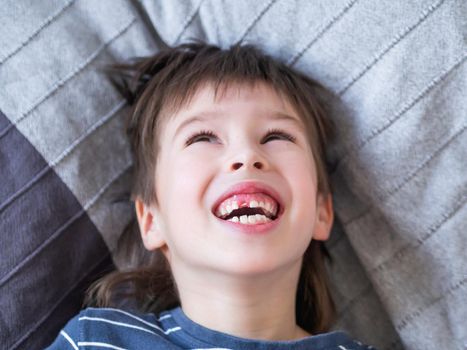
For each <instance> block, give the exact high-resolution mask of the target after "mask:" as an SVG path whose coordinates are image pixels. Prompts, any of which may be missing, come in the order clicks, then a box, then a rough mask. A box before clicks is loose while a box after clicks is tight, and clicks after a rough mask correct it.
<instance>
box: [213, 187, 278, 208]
mask: <svg viewBox="0 0 467 350" xmlns="http://www.w3.org/2000/svg"><path fill="white" fill-rule="evenodd" d="M246 193H264V194H267V195H268V196H270V197H272V198H273V199H274V200H275V201H276V202H277V203H278V204H279V213H280V212H282V208H284V206H283V201H282V198H281V196H280V195H279V193H278V192H277V191H276V190H275V189H273V188H272V187H271V186H269V185H266V184H264V183H261V182H257V181H243V182H240V183H237V184H235V185H233V186H231V187H230V188H229V189H228V190H227V191H225V192H224V193H223V194H222V195H221V196H220V197H219V199H217V200H216V202H215V203H214V205H213V207H212V212H213V213H214V214H215V211H216V209H217V208H218V206H219V205H220V204H221V203H222V202H223V201H224V200H226V199H227V198H229V197H232V196H233V195H235V194H246Z"/></svg>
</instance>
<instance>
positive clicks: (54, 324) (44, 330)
mask: <svg viewBox="0 0 467 350" xmlns="http://www.w3.org/2000/svg"><path fill="white" fill-rule="evenodd" d="M113 269H114V266H113V263H112V259H111V257H110V254H109V255H107V256H105V257H104V260H103V261H102V262H101V263H100V264H99V265H98V266H97V267H96V268H94V269H93V271H92V272H91V273H90V274H89V275H88V276H86V277H85V278H84V279H83V280H82V281H81V282H80V284H79V285H78V286H77V287H76V288H74V289H73V290H72V292H71V293H70V294H69V295H67V296H66V298H65V299H64V300H63V301H62V302H61V303H60V304H59V305H58V306H57V307H56V308H55V309H54V310H53V311H52V313H51V314H50V316H49V317H48V318H47V321H46V322H43V323H41V324H40V325H38V327H37V328H36V330H35V331H32V333H31V334H30V335H29V336H28V337H27V338H26V339H25V340H24V341H23V342H20V343H18V344H17V345H16V349H44V348H45V347H47V346H48V345H50V344H51V343H52V342H53V341H54V340H55V338H56V337H57V336H58V334H59V332H60V329H62V328H63V327H64V326H65V324H66V323H67V322H68V321H69V320H70V318H71V316H70V315H73V316H74V315H76V314H77V313H78V311H79V310H80V309H81V308H82V300H83V298H84V293H85V291H86V289H87V288H88V287H89V285H90V284H91V283H92V282H94V281H95V280H97V279H98V278H100V277H102V276H103V275H104V274H105V273H107V272H110V271H111V270H113Z"/></svg>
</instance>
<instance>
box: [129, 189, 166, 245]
mask: <svg viewBox="0 0 467 350" xmlns="http://www.w3.org/2000/svg"><path fill="white" fill-rule="evenodd" d="M135 209H136V218H137V219H138V225H139V230H140V232H141V238H142V240H143V244H144V246H145V247H146V249H147V250H150V251H152V250H156V249H158V248H165V247H166V242H165V238H164V232H163V230H162V226H163V225H161V223H160V222H159V220H160V219H159V217H160V216H159V215H158V211H157V209H156V208H155V207H154V206H148V205H146V204H145V203H143V201H142V200H141V199H140V198H137V199H136V200H135Z"/></svg>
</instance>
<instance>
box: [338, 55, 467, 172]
mask: <svg viewBox="0 0 467 350" xmlns="http://www.w3.org/2000/svg"><path fill="white" fill-rule="evenodd" d="M466 58H467V53H464V54H463V55H461V56H460V57H459V58H457V59H456V60H455V61H454V64H453V65H452V66H451V67H449V68H447V69H444V70H442V71H441V73H440V74H439V75H438V76H436V77H435V78H434V79H432V80H431V81H430V82H429V83H428V85H427V86H426V87H425V88H423V89H422V90H421V91H420V93H419V94H418V95H416V96H415V97H414V98H413V99H412V100H411V101H409V102H407V103H406V104H404V105H403V106H402V108H401V109H400V110H399V111H398V112H396V113H395V114H394V115H393V116H392V117H390V118H389V119H386V120H384V121H383V124H382V125H380V126H378V127H376V128H375V129H373V130H372V131H371V132H370V134H369V135H368V137H367V138H366V139H364V140H361V141H360V142H359V143H358V144H357V145H356V146H354V147H353V148H354V149H353V150H349V151H348V152H347V153H345V154H344V155H343V156H341V158H340V159H338V160H336V165H335V167H334V170H333V172H332V174H331V176H332V175H334V174H335V173H336V172H338V171H340V169H341V168H342V166H343V165H344V164H345V163H346V162H348V161H349V159H351V158H352V156H353V155H356V154H357V153H358V151H360V150H361V149H362V148H363V147H365V146H366V145H367V144H368V143H369V142H370V141H371V140H373V139H374V138H375V137H377V136H378V135H380V134H382V133H383V132H384V131H385V130H386V129H388V128H389V127H390V126H391V125H393V124H394V123H395V122H396V121H398V120H399V119H400V118H401V117H402V116H403V115H404V114H405V113H406V112H408V111H409V110H410V109H411V108H412V107H413V106H415V105H416V104H417V103H418V102H420V101H421V100H422V99H423V98H424V97H425V96H426V95H427V94H428V93H429V92H430V91H432V90H433V89H434V88H435V87H436V85H438V84H439V83H440V82H441V81H442V80H444V79H445V78H446V77H447V76H449V75H450V73H452V72H453V71H454V70H455V69H457V68H459V67H460V66H461V65H462V64H463V63H464V62H465V59H466Z"/></svg>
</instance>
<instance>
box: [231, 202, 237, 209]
mask: <svg viewBox="0 0 467 350" xmlns="http://www.w3.org/2000/svg"><path fill="white" fill-rule="evenodd" d="M235 209H238V203H237V202H235V201H234V202H232V210H235Z"/></svg>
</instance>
